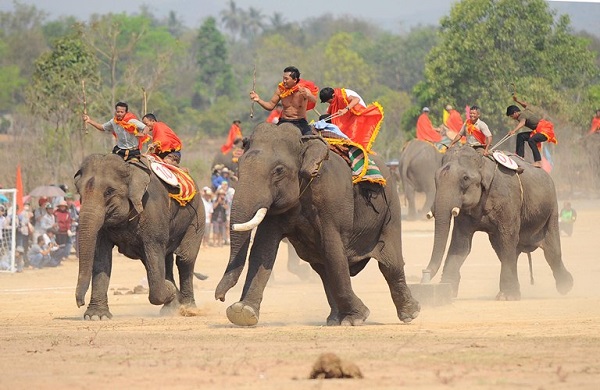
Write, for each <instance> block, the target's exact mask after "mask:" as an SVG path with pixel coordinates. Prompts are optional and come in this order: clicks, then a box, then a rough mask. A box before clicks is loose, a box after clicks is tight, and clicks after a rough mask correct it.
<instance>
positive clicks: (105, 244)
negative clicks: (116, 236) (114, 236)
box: [83, 233, 113, 320]
mask: <svg viewBox="0 0 600 390" xmlns="http://www.w3.org/2000/svg"><path fill="white" fill-rule="evenodd" d="M112 248H113V245H112V244H111V243H110V242H109V241H108V240H107V239H106V237H104V235H103V234H102V233H100V234H99V235H98V239H97V240H96V251H95V258H94V267H93V269H92V292H91V296H90V303H89V305H88V307H87V310H86V311H85V313H84V314H83V318H84V319H86V320H104V319H110V318H112V314H111V312H110V310H109V308H108V285H109V283H110V275H111V270H112Z"/></svg>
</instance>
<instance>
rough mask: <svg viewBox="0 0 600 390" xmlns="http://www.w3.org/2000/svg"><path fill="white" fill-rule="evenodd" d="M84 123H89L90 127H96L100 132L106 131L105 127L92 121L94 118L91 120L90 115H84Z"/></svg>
mask: <svg viewBox="0 0 600 390" xmlns="http://www.w3.org/2000/svg"><path fill="white" fill-rule="evenodd" d="M83 121H84V122H85V123H89V124H90V125H92V126H93V127H95V128H96V129H97V130H98V131H105V130H104V125H103V124H101V123H98V122H96V121H94V120H92V118H90V117H89V115H86V114H83Z"/></svg>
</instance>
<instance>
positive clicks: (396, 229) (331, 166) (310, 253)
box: [215, 123, 420, 326]
mask: <svg viewBox="0 0 600 390" xmlns="http://www.w3.org/2000/svg"><path fill="white" fill-rule="evenodd" d="M374 160H375V161H376V163H377V165H378V167H380V168H381V170H382V173H383V174H384V176H385V177H387V178H389V176H390V172H389V170H388V169H387V167H386V166H385V163H384V162H383V160H381V158H379V157H378V156H374ZM390 180H391V182H390V183H388V184H387V185H386V186H385V187H384V186H381V185H379V184H376V183H370V182H360V183H357V184H352V172H351V169H350V167H349V165H348V163H346V161H345V160H344V159H343V158H342V157H341V156H339V155H338V154H335V153H333V152H331V153H330V152H329V148H328V145H327V143H326V141H325V140H324V139H323V138H321V137H320V136H318V135H305V136H302V135H301V133H300V131H299V130H298V129H297V128H296V127H295V126H293V125H292V124H287V123H285V124H282V125H280V126H277V125H275V124H272V123H261V124H259V125H257V126H256V127H255V129H254V132H253V133H252V135H251V136H250V138H248V139H246V140H245V143H244V154H243V155H242V157H241V158H240V160H239V180H238V186H237V189H236V193H235V196H234V198H233V205H232V210H231V224H232V225H231V244H230V245H231V246H230V256H229V262H228V264H227V267H226V269H225V272H224V274H223V277H222V278H221V280H220V282H219V284H218V286H217V288H216V290H215V298H216V299H217V300H221V301H224V300H225V295H226V293H227V291H229V290H230V289H231V288H232V287H233V286H235V285H236V284H237V282H238V280H239V277H240V275H241V273H242V270H243V268H244V266H245V262H246V257H247V256H246V255H247V253H248V250H249V247H250V235H251V230H253V229H256V230H255V233H254V241H253V244H252V248H251V250H250V255H249V257H248V272H247V275H246V281H245V284H244V288H243V291H242V295H241V298H240V300H239V301H238V302H236V303H233V304H232V305H230V306H229V307H228V308H227V317H228V319H229V321H231V322H232V323H233V324H235V325H239V326H252V325H255V324H257V323H258V320H259V315H260V304H261V301H262V297H263V292H264V289H265V286H266V284H267V281H268V280H269V276H270V274H271V272H272V270H273V265H274V262H275V258H276V255H277V250H278V247H279V243H280V241H281V240H282V239H284V238H287V239H288V240H289V242H290V243H291V244H292V245H293V246H294V249H295V250H296V252H297V253H298V256H299V257H300V258H301V259H302V260H305V261H307V262H308V263H309V264H310V266H311V267H312V269H313V270H314V271H315V272H316V273H317V274H318V275H319V277H320V278H321V281H322V284H323V288H324V290H325V295H326V297H327V301H328V303H329V306H330V308H331V310H330V313H329V315H328V317H327V320H326V322H327V325H330V326H332V325H345V326H347V325H361V324H363V323H364V321H365V320H366V319H367V317H368V315H369V313H370V312H369V309H368V308H367V307H366V306H365V305H364V303H363V302H362V301H361V300H360V299H359V298H358V297H357V296H356V295H355V293H354V292H353V290H352V285H351V281H350V277H351V276H355V275H356V274H358V273H359V272H360V271H361V270H362V269H363V268H364V267H365V266H366V264H367V263H368V262H369V260H370V259H371V258H375V259H377V261H378V265H379V269H380V271H381V272H382V274H383V276H384V278H385V280H386V282H387V284H388V286H389V289H390V291H391V295H392V300H393V302H394V304H395V307H396V312H397V315H398V317H399V318H400V320H401V321H403V322H410V321H411V320H413V319H414V318H416V317H417V315H418V314H419V311H420V305H419V303H418V302H417V301H416V300H415V299H414V298H413V297H412V295H411V292H410V290H409V288H408V286H407V285H406V278H405V274H404V260H403V257H402V242H401V225H400V200H399V198H398V195H397V192H396V186H395V184H394V183H393V179H390Z"/></svg>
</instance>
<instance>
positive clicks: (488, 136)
mask: <svg viewBox="0 0 600 390" xmlns="http://www.w3.org/2000/svg"><path fill="white" fill-rule="evenodd" d="M480 116H481V109H480V108H479V107H477V106H473V107H471V108H470V110H469V119H467V120H466V122H465V123H464V124H463V126H462V127H461V129H460V131H459V132H458V133H457V134H456V136H455V137H454V139H453V140H452V142H451V143H450V147H452V146H454V144H455V143H457V142H458V141H460V139H461V138H462V137H463V136H465V137H467V144H469V145H471V146H483V148H484V149H483V155H484V156H487V155H488V154H489V151H488V149H489V147H490V145H491V144H492V132H491V131H490V129H489V127H488V125H487V124H486V123H485V122H484V121H482V120H481V119H480Z"/></svg>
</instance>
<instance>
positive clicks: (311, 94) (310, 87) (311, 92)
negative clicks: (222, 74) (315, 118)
mask: <svg viewBox="0 0 600 390" xmlns="http://www.w3.org/2000/svg"><path fill="white" fill-rule="evenodd" d="M318 90H319V89H318V88H317V86H316V85H314V83H313V82H311V81H308V80H301V79H300V71H299V70H298V68H296V67H295V66H288V67H287V68H285V69H284V70H283V81H282V82H281V83H279V85H278V86H277V90H275V93H274V94H273V96H272V97H271V100H269V101H265V100H262V99H261V98H260V97H259V96H258V94H257V93H256V92H255V91H252V92H250V99H251V100H252V101H254V102H257V103H258V104H259V105H260V106H261V107H262V108H264V109H265V110H268V111H271V110H273V109H274V108H275V107H276V106H277V103H279V102H281V105H282V107H283V110H282V112H281V117H280V118H279V122H278V123H277V125H280V124H282V123H291V124H293V125H294V126H296V127H297V128H298V129H300V131H301V132H302V135H306V134H311V132H312V129H311V127H310V126H309V125H308V122H307V120H306V111H307V110H312V109H313V108H314V107H315V104H316V103H317V92H318Z"/></svg>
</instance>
